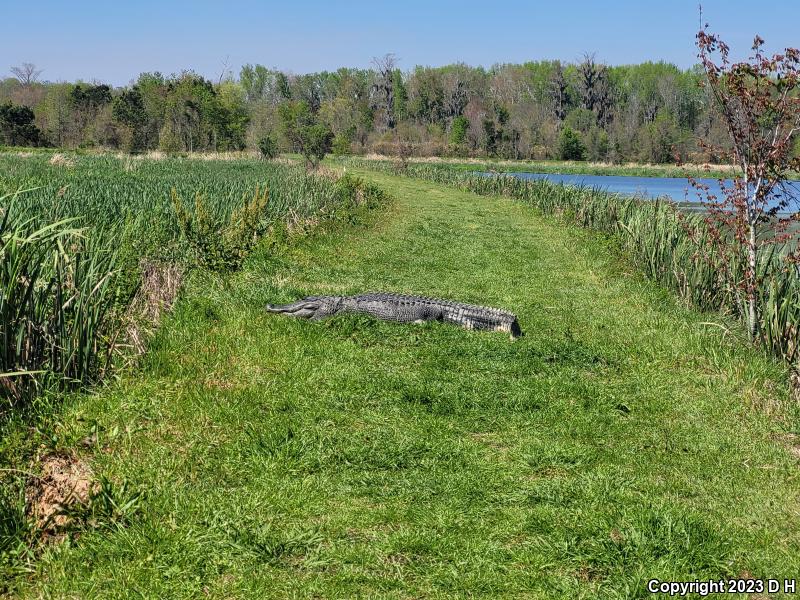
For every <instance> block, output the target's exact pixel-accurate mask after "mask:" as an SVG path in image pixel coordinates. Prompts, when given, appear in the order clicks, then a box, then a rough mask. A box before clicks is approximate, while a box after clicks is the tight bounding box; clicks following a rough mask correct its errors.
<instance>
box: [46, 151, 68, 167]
mask: <svg viewBox="0 0 800 600" xmlns="http://www.w3.org/2000/svg"><path fill="white" fill-rule="evenodd" d="M48 162H49V163H50V164H51V165H53V166H56V167H65V168H68V169H69V168H72V167H74V166H75V157H73V156H67V155H66V154H61V153H60V152H56V153H55V154H53V156H51V157H50V160H49V161H48Z"/></svg>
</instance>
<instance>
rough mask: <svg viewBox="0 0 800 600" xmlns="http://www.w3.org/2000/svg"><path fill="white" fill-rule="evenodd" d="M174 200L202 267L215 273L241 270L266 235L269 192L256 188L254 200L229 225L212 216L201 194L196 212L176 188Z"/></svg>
mask: <svg viewBox="0 0 800 600" xmlns="http://www.w3.org/2000/svg"><path fill="white" fill-rule="evenodd" d="M171 197H172V205H173V207H174V209H175V214H176V216H177V218H178V225H179V227H180V230H181V232H182V233H183V235H184V236H185V237H186V240H187V241H188V243H189V245H190V246H191V248H192V250H193V251H194V255H195V258H196V260H197V263H198V265H199V266H201V267H204V268H207V269H210V270H212V271H226V270H232V269H236V268H238V267H239V266H240V265H241V263H242V261H243V260H244V258H245V257H246V256H247V254H248V253H249V252H250V250H251V249H252V248H253V246H254V245H255V243H256V242H257V241H258V239H259V238H260V237H261V234H262V233H263V230H264V223H263V215H264V212H265V209H266V207H267V201H268V200H269V190H268V189H265V190H264V192H263V193H261V191H260V190H259V188H258V187H256V190H255V194H253V198H252V199H251V200H250V201H248V202H245V203H244V204H243V205H242V206H240V207H239V208H237V209H235V210H234V211H233V212H232V213H231V216H230V219H229V220H228V221H227V222H225V221H224V220H223V219H220V218H218V217H216V216H215V215H213V214H212V213H211V211H210V210H209V208H208V205H207V202H206V199H205V197H204V196H203V195H202V194H201V193H199V192H198V193H197V195H196V196H195V200H194V208H193V209H190V208H189V207H187V206H186V205H185V204H184V202H183V200H181V197H180V196H179V195H178V193H177V192H176V191H175V188H173V189H172V191H171Z"/></svg>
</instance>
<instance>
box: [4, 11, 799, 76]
mask: <svg viewBox="0 0 800 600" xmlns="http://www.w3.org/2000/svg"><path fill="white" fill-rule="evenodd" d="M2 4H3V5H4V6H2V8H1V9H0V14H2V21H3V22H2V25H1V26H0V76H3V75H7V74H8V69H9V68H10V67H11V66H13V65H16V64H19V63H22V62H33V63H35V64H36V65H37V66H39V68H41V69H44V73H43V75H42V77H43V78H44V79H49V80H51V81H58V80H69V81H72V80H76V79H83V80H86V81H91V80H94V79H96V80H100V81H105V82H109V83H113V84H116V85H120V84H125V83H127V82H129V81H130V80H131V79H133V78H135V77H136V75H137V74H138V73H139V72H141V71H161V72H163V73H165V74H169V73H173V72H177V71H179V70H181V69H185V68H191V69H194V70H196V71H198V72H199V73H202V74H203V75H206V76H209V77H214V78H216V77H217V76H219V73H220V72H221V71H222V70H223V65H224V64H225V63H226V61H227V63H228V64H229V65H230V68H231V69H232V70H233V71H234V73H238V70H239V67H240V66H241V65H242V64H244V63H248V62H249V63H261V64H264V65H266V66H269V67H278V68H280V69H284V70H287V71H291V72H294V73H306V72H309V71H319V70H333V69H336V68H338V67H340V66H357V67H365V66H368V65H369V62H370V59H371V58H372V57H373V56H378V55H383V54H385V53H387V52H393V53H395V54H396V55H397V56H398V58H399V59H400V67H401V68H403V69H409V68H411V67H413V66H414V65H417V64H422V65H432V66H436V65H442V64H447V63H451V62H457V61H463V62H466V63H468V64H471V65H484V66H490V65H492V64H494V63H498V62H524V61H526V60H539V59H561V60H567V61H572V60H576V59H577V58H579V57H580V56H581V55H582V54H583V53H585V52H596V53H597V57H598V59H600V60H602V61H604V62H607V63H609V64H629V63H637V62H642V61H645V60H662V59H663V60H667V61H670V62H674V63H676V64H677V65H679V66H681V67H688V66H690V65H692V64H693V63H694V62H695V51H694V46H693V43H694V34H695V33H696V31H697V28H698V25H699V21H698V10H697V4H698V3H697V1H696V0H675V1H669V0H667V1H665V0H661V1H658V2H654V1H648V0H619V1H613V0H606V1H601V0H598V1H595V2H590V1H583V0H566V1H561V2H554V1H552V0H549V1H547V2H522V1H511V2H497V1H494V2H493V1H491V0H481V1H479V2H472V1H463V0H462V1H460V2H457V1H453V0H438V1H437V0H392V1H388V2H384V1H381V0H374V1H371V2H368V1H363V0H356V1H352V2H335V1H324V0H299V1H298V0H282V1H279V2H256V1H244V0H228V1H227V2H223V1H219V0H218V1H215V2H211V1H206V0H197V1H188V0H186V1H179V2H176V1H169V0H162V1H160V2H158V1H152V0H131V1H128V0H105V1H102V2H100V1H97V0H86V1H83V0H75V1H73V2H64V1H51V0H38V1H36V2H19V1H14V0H2ZM753 6H757V7H758V10H759V14H758V15H755V16H753V15H751V14H750V13H751V10H752V7H753ZM703 10H704V19H705V20H706V21H709V22H710V24H711V29H712V30H713V31H715V32H718V33H720V34H722V35H723V37H724V39H725V40H726V41H728V43H729V44H730V45H731V46H732V47H733V48H734V49H738V48H741V49H743V50H746V49H748V48H749V46H750V43H751V41H752V38H753V35H754V34H755V33H758V34H760V35H761V36H762V37H763V38H765V39H766V40H767V46H768V49H769V50H776V49H783V48H784V47H786V46H800V33H799V31H800V30H798V24H800V0H757V1H756V2H752V0H747V1H745V0H731V1H727V2H726V1H724V0H707V1H706V2H704V3H703Z"/></svg>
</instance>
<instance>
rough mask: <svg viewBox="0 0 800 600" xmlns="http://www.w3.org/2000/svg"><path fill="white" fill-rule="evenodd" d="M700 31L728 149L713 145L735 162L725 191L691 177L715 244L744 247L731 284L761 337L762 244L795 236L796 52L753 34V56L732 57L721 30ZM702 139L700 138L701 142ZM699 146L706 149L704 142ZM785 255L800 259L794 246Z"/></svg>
mask: <svg viewBox="0 0 800 600" xmlns="http://www.w3.org/2000/svg"><path fill="white" fill-rule="evenodd" d="M707 29H708V25H706V26H705V27H704V28H703V29H701V30H700V31H699V32H698V34H697V48H698V57H699V59H700V61H701V64H702V66H703V69H704V70H705V74H706V81H705V82H703V84H702V85H706V86H708V88H709V90H710V92H711V96H712V98H713V99H714V101H715V103H716V108H717V110H718V111H719V113H720V115H721V117H722V120H723V122H724V124H725V126H726V128H727V130H728V134H729V137H730V147H729V148H719V147H714V148H710V149H711V150H713V151H714V152H715V153H717V154H718V155H720V156H724V157H726V158H728V159H730V160H731V161H732V162H733V164H734V165H735V166H736V167H737V170H736V173H735V175H734V177H733V179H732V181H731V182H729V183H726V182H725V181H724V180H720V185H721V187H722V197H717V196H716V195H714V194H712V193H711V191H710V190H709V187H708V186H706V185H704V184H702V183H701V182H699V181H697V180H695V179H692V178H690V182H691V183H692V185H693V186H694V187H695V188H696V189H697V190H698V193H699V194H700V195H701V198H702V200H703V201H704V203H705V205H706V207H707V208H708V214H707V217H706V222H707V225H708V227H709V229H710V230H711V232H712V236H711V238H710V239H712V240H714V243H715V245H716V246H717V247H716V248H714V249H713V250H714V251H715V252H719V253H722V254H723V255H728V256H730V253H741V254H742V256H743V257H744V258H745V263H746V268H745V269H744V273H743V275H742V276H741V277H740V278H739V280H738V281H734V282H733V284H734V285H736V286H737V288H738V289H739V290H740V291H741V292H742V293H743V300H744V305H745V306H744V311H745V318H746V321H747V328H748V333H749V336H750V339H751V340H752V341H756V340H758V339H759V332H760V326H759V323H760V315H759V307H758V302H757V296H758V290H759V286H760V285H761V283H762V282H761V281H760V278H759V273H758V262H759V260H760V257H761V253H762V250H763V249H764V248H765V246H767V245H774V244H785V243H789V242H791V241H792V238H793V237H794V236H796V235H797V232H798V230H797V228H796V227H791V225H792V224H793V223H795V222H797V221H799V220H800V213H798V211H797V206H796V205H795V203H794V200H795V198H794V197H793V194H792V189H791V186H790V185H789V184H787V182H786V176H787V174H788V173H789V172H791V171H793V170H798V169H800V157H797V156H795V155H794V152H793V143H794V141H795V139H796V136H797V133H798V131H800V50H797V49H796V48H787V49H786V50H785V51H784V52H783V53H780V54H774V55H772V56H768V55H767V54H765V53H764V51H763V45H764V40H763V39H761V38H760V37H758V36H756V37H755V39H754V41H753V46H752V51H753V54H752V55H751V56H750V57H749V58H748V59H747V60H745V61H741V62H732V61H731V59H730V48H729V47H728V45H727V44H725V43H724V42H723V41H722V40H721V39H720V38H719V36H717V35H715V34H711V33H708V31H707ZM701 143H702V142H701ZM703 145H704V146H706V147H709V145H708V144H707V143H703ZM787 258H788V259H789V260H792V261H794V262H797V258H798V254H797V252H796V251H793V252H790V253H788V254H787Z"/></svg>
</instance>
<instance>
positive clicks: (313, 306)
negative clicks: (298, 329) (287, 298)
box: [267, 299, 320, 318]
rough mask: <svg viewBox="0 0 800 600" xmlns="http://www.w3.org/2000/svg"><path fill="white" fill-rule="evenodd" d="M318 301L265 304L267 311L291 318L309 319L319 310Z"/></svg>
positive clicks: (304, 300) (305, 300)
mask: <svg viewBox="0 0 800 600" xmlns="http://www.w3.org/2000/svg"><path fill="white" fill-rule="evenodd" d="M319 306H320V302H319V300H309V299H303V300H298V301H297V302H292V303H291V304H267V311H268V312H271V313H278V314H283V315H289V316H292V317H301V318H311V317H313V316H314V314H316V312H317V311H318V310H319Z"/></svg>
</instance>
